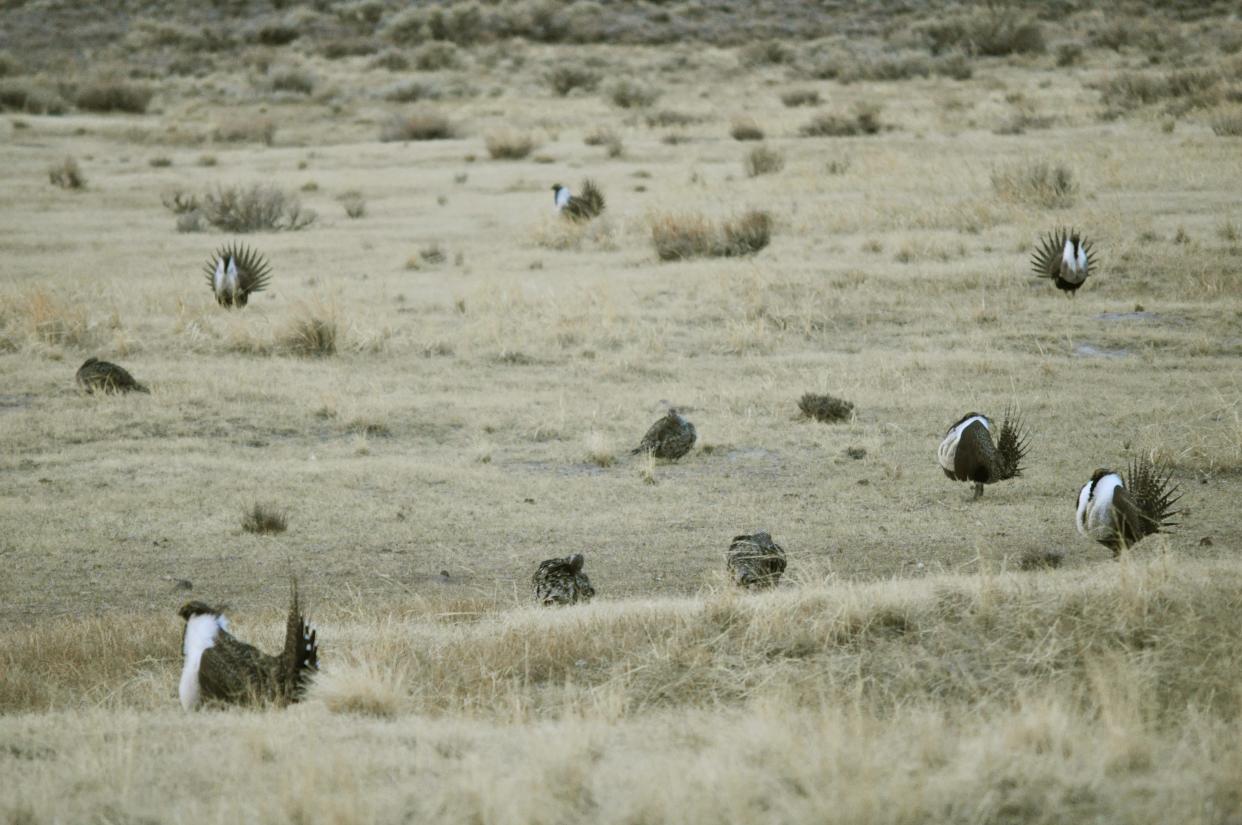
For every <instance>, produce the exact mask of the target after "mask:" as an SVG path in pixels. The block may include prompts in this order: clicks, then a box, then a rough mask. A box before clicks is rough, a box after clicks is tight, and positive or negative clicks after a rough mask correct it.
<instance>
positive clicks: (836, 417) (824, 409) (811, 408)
mask: <svg viewBox="0 0 1242 825" xmlns="http://www.w3.org/2000/svg"><path fill="white" fill-rule="evenodd" d="M798 409H799V410H801V412H802V417H803V418H813V419H815V420H816V421H823V422H825V423H831V422H834V421H848V420H849V419H850V416H852V415H853V414H854V404H853V402H851V401H845V400H843V399H841V398H835V397H833V396H831V395H816V394H814V393H809V392H808V393H804V394H803V395H802V398H800V399H798Z"/></svg>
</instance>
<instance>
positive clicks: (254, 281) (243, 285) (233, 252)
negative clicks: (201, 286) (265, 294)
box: [204, 244, 271, 309]
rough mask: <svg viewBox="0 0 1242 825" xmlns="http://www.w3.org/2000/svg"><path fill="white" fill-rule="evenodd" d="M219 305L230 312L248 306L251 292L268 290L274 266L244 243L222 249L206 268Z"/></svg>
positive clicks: (208, 279)
mask: <svg viewBox="0 0 1242 825" xmlns="http://www.w3.org/2000/svg"><path fill="white" fill-rule="evenodd" d="M204 270H205V271H206V273H207V285H208V286H210V287H211V291H212V292H214V293H215V295H216V303H218V304H219V305H220V306H222V307H225V308H226V309H232V308H233V307H244V306H245V305H246V302H247V301H249V300H250V293H252V292H261V291H263V290H264V289H266V288H267V282H268V280H269V279H270V278H271V266H270V265H269V264H268V262H267V260H266V259H265V258H264V257H263V256H262V255H260V254H259V253H258V252H257V251H255V250H253V249H250V248H249V247H246V246H242V245H240V244H229V245H228V246H225V247H221V248H220V249H219V250H218V251H217V252H216V254H215V255H213V256H212V257H211V259H210V260H208V261H207V266H206V267H204Z"/></svg>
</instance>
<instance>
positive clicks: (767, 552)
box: [726, 532, 785, 590]
mask: <svg viewBox="0 0 1242 825" xmlns="http://www.w3.org/2000/svg"><path fill="white" fill-rule="evenodd" d="M726 563H727V565H728V568H729V573H730V574H731V575H732V576H733V583H734V584H736V585H737V586H738V587H745V588H746V589H748V590H762V589H764V588H768V587H776V586H777V585H778V584H780V580H781V574H782V573H784V572H785V551H784V550H783V549H782V548H781V546H780V545H779V544H777V543H776V542H774V541H772V537H771V536H770V535H768V534H767V533H765V532H759V533H754V534H753V535H749V536H734V537H733V543H732V544H730V545H729V555H728V558H727V561H726Z"/></svg>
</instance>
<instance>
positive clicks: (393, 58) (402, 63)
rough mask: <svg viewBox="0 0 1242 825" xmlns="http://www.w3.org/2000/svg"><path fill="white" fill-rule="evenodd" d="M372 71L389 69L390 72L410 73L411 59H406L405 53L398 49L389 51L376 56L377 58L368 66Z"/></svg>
mask: <svg viewBox="0 0 1242 825" xmlns="http://www.w3.org/2000/svg"><path fill="white" fill-rule="evenodd" d="M367 65H368V66H369V67H370V68H372V69H387V70H388V71H390V72H404V71H409V68H410V58H408V57H406V56H405V54H404V53H403V52H399V51H397V50H396V49H389V50H387V51H385V52H381V53H380V54H378V55H376V56H375V58H374V59H373V60H372V61H371V62H370V63H369V64H367Z"/></svg>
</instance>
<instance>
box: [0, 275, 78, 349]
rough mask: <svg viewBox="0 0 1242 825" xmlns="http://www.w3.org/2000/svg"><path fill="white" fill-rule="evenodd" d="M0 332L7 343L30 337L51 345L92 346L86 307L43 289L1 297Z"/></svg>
mask: <svg viewBox="0 0 1242 825" xmlns="http://www.w3.org/2000/svg"><path fill="white" fill-rule="evenodd" d="M0 297H2V298H3V300H0V329H3V330H4V333H5V334H4V338H5V339H6V340H8V341H9V343H10V344H15V343H16V341H17V339H20V338H31V339H34V340H36V341H39V342H41V343H44V344H51V345H53V346H70V347H83V346H86V345H88V344H89V343H91V336H90V323H89V317H88V315H87V312H86V307H85V306H84V305H83V304H81V303H77V302H74V301H70V300H67V299H66V298H63V297H61V296H59V295H55V294H53V293H51V292H48V291H47V290H45V289H42V288H35V289H32V290H29V291H26V292H20V293H17V294H12V295H4V296H0Z"/></svg>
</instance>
